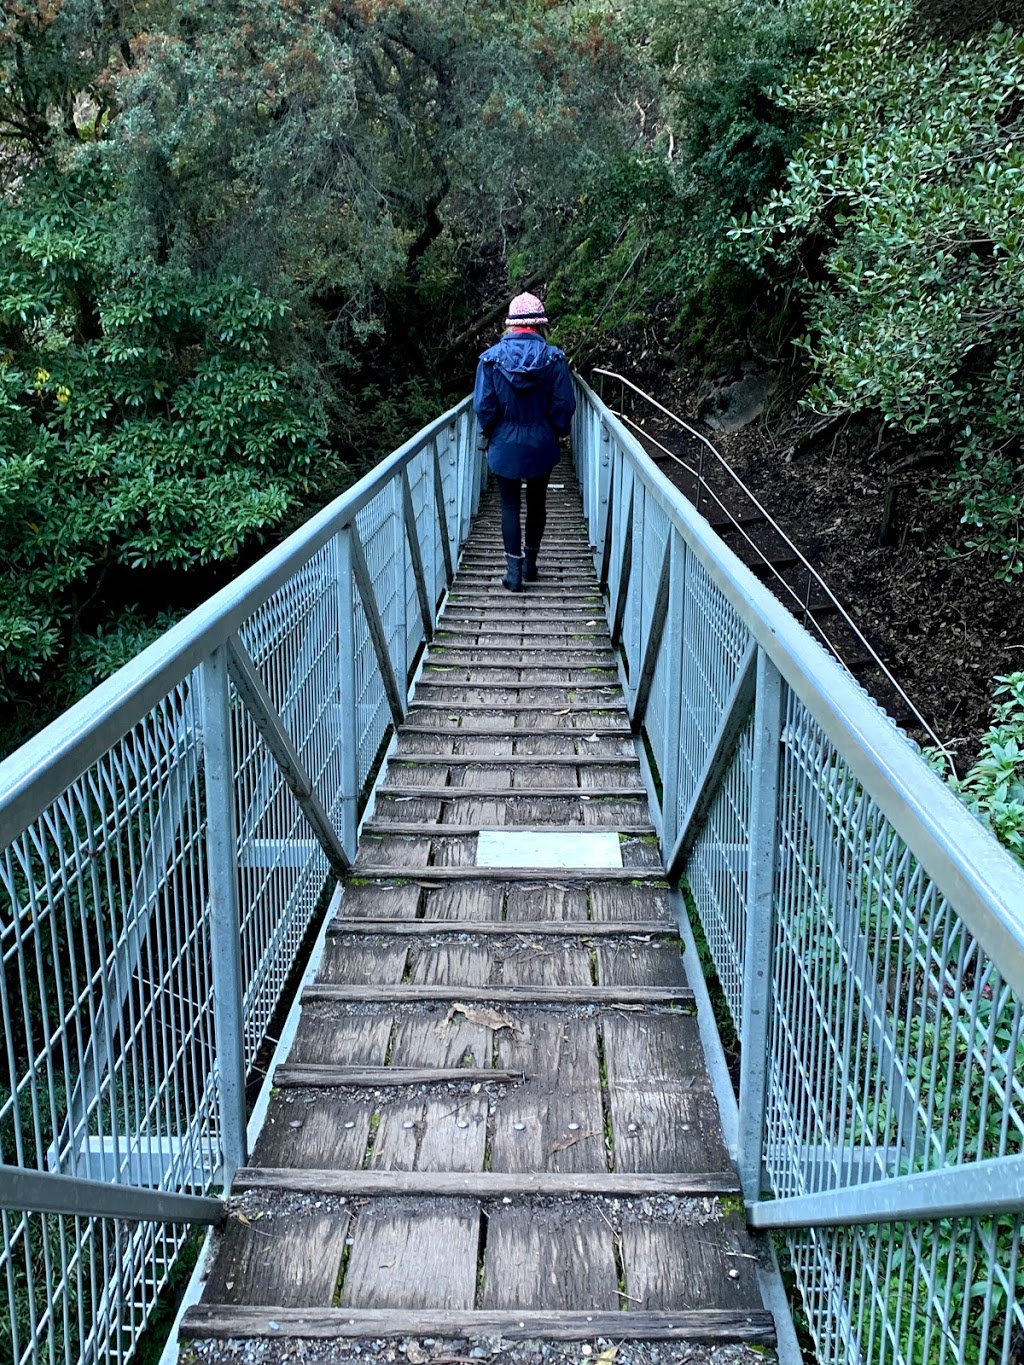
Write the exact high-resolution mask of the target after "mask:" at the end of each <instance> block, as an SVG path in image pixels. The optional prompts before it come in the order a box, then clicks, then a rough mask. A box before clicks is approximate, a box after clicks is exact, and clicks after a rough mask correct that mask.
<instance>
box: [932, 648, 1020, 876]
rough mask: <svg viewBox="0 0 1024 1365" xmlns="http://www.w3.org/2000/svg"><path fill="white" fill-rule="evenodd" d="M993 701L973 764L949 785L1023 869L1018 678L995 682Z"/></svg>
mask: <svg viewBox="0 0 1024 1365" xmlns="http://www.w3.org/2000/svg"><path fill="white" fill-rule="evenodd" d="M994 695H995V698H996V701H995V705H994V707H993V715H992V724H991V725H990V726H989V728H988V730H986V731H985V734H984V735H983V736H982V739H981V746H980V751H979V755H978V759H977V761H976V762H975V763H974V765H973V767H972V768H971V769H970V771H969V772H968V773H966V774H965V775H964V776H963V777H962V778H959V779H956V778H951V779H950V785H951V786H952V787H953V789H954V791H956V792H957V793H959V795H960V797H961V799H962V800H963V801H964V802H965V803H966V804H967V805H968V806H969V807H970V808H971V810H972V811H974V813H975V815H977V816H978V818H979V819H981V820H983V821H984V822H985V824H987V825H988V826H989V828H990V829H991V830H992V832H993V834H995V836H996V838H997V839H998V840H999V841H1000V843H1002V844H1003V845H1004V846H1005V847H1006V848H1008V849H1009V850H1010V852H1011V853H1012V854H1013V855H1014V857H1015V858H1017V859H1018V860H1019V861H1020V862H1022V863H1024V673H1008V674H1004V675H1002V676H1000V677H998V678H996V687H995V694H994ZM1000 699H1002V700H1000Z"/></svg>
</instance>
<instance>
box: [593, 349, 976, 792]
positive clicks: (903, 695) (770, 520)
mask: <svg viewBox="0 0 1024 1365" xmlns="http://www.w3.org/2000/svg"><path fill="white" fill-rule="evenodd" d="M593 373H594V374H598V375H601V376H602V377H603V378H608V379H615V380H617V381H618V382H619V383H620V384H621V385H623V387H625V388H629V389H631V390H632V391H633V392H634V393H635V394H637V396H638V397H640V398H642V399H643V400H644V401H645V402H646V403H649V404H650V405H651V407H653V408H656V409H657V410H658V411H659V412H660V413H662V414H663V415H664V416H665V417H667V418H669V420H670V421H672V422H675V424H676V425H677V426H679V427H681V428H682V429H683V430H684V431H685V432H687V433H688V434H689V435H690V436H692V437H694V438H695V439H696V440H698V441H699V442H700V443H701V445H702V446H704V447H705V448H706V449H707V450H708V451H710V453H711V454H712V455H713V456H714V458H715V459H716V460H717V462H718V465H719V467H720V468H721V469H722V470H723V471H724V472H725V473H726V474H728V476H729V478H730V479H732V481H733V483H734V484H735V485H736V487H737V488H739V489H740V491H741V492H742V493H743V495H744V497H745V498H746V499H747V501H748V502H749V503H751V504H752V506H754V507H756V508H757V511H758V513H759V514H760V515H761V516H762V517H764V519H765V521H766V522H767V524H768V525H769V526H770V527H771V528H772V530H773V531H774V532H775V533H776V535H778V536H779V538H780V539H781V540H782V542H783V544H784V545H785V546H786V548H787V549H788V550H790V551H791V552H792V553H793V554H794V555H795V556H796V558H797V559H798V560H799V561H800V563H801V565H802V566H803V568H804V569H805V570H806V571H807V575H808V584H807V593H806V595H805V597H804V598H803V599H801V597H800V594H799V593H798V592H796V590H795V589H794V588H793V587H792V586H791V585H790V584H789V583H787V582H786V580H785V579H784V578H783V576H782V575H781V574H780V573H779V572H778V570H777V569H776V568H775V567H774V565H773V564H771V562H770V561H769V559H768V556H767V555H765V553H764V551H763V550H761V548H760V547H759V546H758V545H757V544H756V543H755V541H754V539H753V538H752V537H751V536H750V535H748V534H747V532H746V530H745V528H744V527H743V526H742V525H741V524H740V523H739V521H737V519H736V518H735V517H734V516H733V514H732V512H731V511H730V510H729V508H728V507H727V506H726V505H725V503H724V502H723V501H722V499H721V498H720V497H719V496H718V494H717V493H716V492H715V490H714V489H713V488H712V487H711V486H710V485H709V484H707V483H706V482H705V480H704V475H703V464H702V465H701V466H700V467H699V468H698V469H694V468H693V467H692V465H689V464H687V462H686V461H685V460H684V459H682V458H681V457H680V456H679V455H677V454H676V453H675V452H674V451H672V450H669V449H668V447H667V446H665V445H663V444H662V443H661V442H660V441H659V440H658V439H657V438H656V437H654V436H652V435H651V434H650V433H649V432H647V431H644V429H643V428H642V427H641V426H640V425H639V423H637V422H635V421H633V419H632V418H631V417H630V416H629V415H628V414H627V413H626V412H625V410H624V409H620V410H619V411H618V413H617V416H618V417H619V418H620V419H621V420H622V421H624V422H626V423H627V424H628V425H629V426H631V427H633V428H634V429H635V430H636V431H638V432H640V433H641V434H642V435H643V437H644V438H645V440H648V441H650V442H651V443H652V444H653V445H656V446H657V447H658V449H659V450H660V451H662V452H663V453H664V454H665V455H666V456H667V457H668V458H669V459H671V460H674V461H675V463H676V464H678V465H680V466H681V467H682V468H683V469H685V470H686V472H687V473H688V474H691V475H693V477H694V478H695V479H696V480H697V496H698V502H697V504H696V508H697V511H699V510H700V504H699V498H700V491H701V487H702V486H703V489H704V492H705V494H707V495H708V496H710V497H711V498H713V499H714V501H715V502H716V503H717V504H718V506H719V507H720V508H721V510H722V511H723V512H724V513H725V515H726V516H727V517H728V518H729V520H730V521H731V522H732V523H733V526H734V527H735V529H736V530H737V531H738V532H739V533H740V535H741V536H742V537H743V539H744V540H745V541H746V542H747V544H748V545H749V546H750V548H751V549H752V550H753V551H754V552H755V554H757V555H758V557H759V558H760V559H761V562H762V563H763V564H764V565H765V566H766V567H767V568H768V569H770V571H771V573H772V576H773V577H774V578H775V579H777V580H778V583H779V585H780V586H781V587H782V588H784V589H785V591H786V592H787V593H788V595H789V596H790V597H791V598H792V599H793V600H794V602H795V603H796V604H797V606H798V607H799V608H800V609H801V611H802V613H803V615H802V621H801V623H802V624H803V625H804V626H805V627H806V626H808V625H810V626H812V627H813V628H814V631H815V633H816V634H817V635H818V636H819V637H820V638H821V641H822V643H823V644H824V645H825V646H826V648H827V649H828V650H829V652H830V653H831V654H832V655H833V656H834V657H835V659H836V660H837V661H838V662H839V663H840V664H841V665H842V667H843V668H845V669H846V671H847V672H848V673H850V675H851V677H852V676H853V674H852V672H851V670H850V669H849V668H848V667H847V665H846V661H845V660H844V658H843V655H842V651H841V650H840V649H839V647H838V646H837V645H836V643H835V641H834V640H832V639H831V638H830V636H829V634H828V632H827V631H826V629H825V627H824V626H823V625H821V623H820V622H818V621H816V620H815V619H814V616H813V614H812V613H811V612H810V611H809V610H808V602H809V601H810V596H811V585H812V583H814V584H817V586H818V587H819V588H820V589H821V590H822V592H823V593H824V594H825V595H826V597H827V598H828V600H829V601H830V602H831V603H832V605H833V606H834V607H835V608H836V610H837V612H838V613H839V615H840V616H841V617H842V619H843V620H844V621H845V622H846V624H847V626H849V628H850V630H851V631H852V633H853V634H854V636H855V637H856V639H857V641H858V643H859V644H860V645H862V646H863V648H864V649H865V650H866V651H867V653H868V655H869V656H870V657H871V659H872V660H873V662H874V664H875V666H876V667H877V668H878V669H879V670H880V671H881V672H882V674H884V676H885V678H886V679H887V681H888V682H889V683H891V685H892V687H893V690H894V691H895V692H896V694H897V695H898V696H899V698H900V700H901V701H903V702H904V703H905V705H906V707H907V709H908V710H909V711H910V713H911V714H912V715H913V716H914V717H915V719H916V720H917V722H918V724H919V725H920V727H921V729H922V730H923V731H924V733H925V734H926V735H927V736H928V738H929V739H930V740H931V742H932V743H933V744H934V745H935V747H936V749H938V750H939V751H940V752H941V753H943V754H944V755H945V757H946V759H947V760H948V762H949V764H950V766H951V768H952V770H953V771H954V772H955V771H956V768H955V761H954V758H953V755H952V753H950V751H949V749H948V748H947V746H946V744H945V743H944V742H943V741H942V740H941V739H940V738H939V736H938V735H937V734H936V733H935V731H934V730H933V729H932V727H931V725H929V723H928V721H927V720H925V718H924V716H923V715H922V714H921V712H920V711H919V710H918V708H917V706H915V704H914V702H913V700H912V699H911V698H910V697H909V696H908V694H907V692H906V690H905V689H904V688H903V687H902V686H901V685H900V683H899V681H898V680H897V679H896V677H895V676H894V675H893V673H892V671H891V669H890V668H889V667H888V665H887V664H886V663H885V661H884V659H882V657H881V655H880V654H879V653H878V651H877V650H876V649H875V648H874V646H873V645H872V644H871V642H870V641H869V640H868V639H867V637H866V636H865V635H864V633H863V631H862V630H861V629H860V627H859V626H858V625H857V622H856V621H855V620H854V619H853V617H852V616H851V615H850V613H849V612H848V611H847V610H846V608H845V607H844V606H843V604H842V602H840V600H839V598H838V597H837V596H836V595H835V593H834V592H833V591H832V589H831V588H830V587H829V586H828V584H827V583H826V582H825V580H824V579H823V578H822V576H821V574H820V573H818V571H817V569H815V567H814V565H813V564H811V562H810V560H809V559H808V558H807V556H806V555H805V554H804V553H803V551H802V550H801V549H800V547H799V546H798V545H797V544H795V543H794V541H793V540H792V539H791V538H790V537H789V536H788V535H787V534H786V532H785V531H784V530H783V529H782V527H781V526H780V525H779V523H778V522H777V521H776V520H775V518H774V517H773V516H772V514H771V513H770V512H769V511H768V509H767V508H766V507H765V506H764V504H763V503H762V502H761V501H760V499H759V498H758V497H757V496H756V495H755V494H754V493H753V492H752V491H751V490H750V489H749V488H748V487H747V485H746V484H745V483H744V482H743V480H742V479H741V478H740V476H739V475H738V474H737V473H736V471H735V470H734V469H733V467H732V466H731V465H730V464H729V462H728V460H727V459H726V458H725V456H724V455H723V454H722V453H721V451H720V450H718V449H717V447H716V446H715V445H714V443H713V442H712V441H710V440H709V439H708V438H707V437H706V436H705V435H704V434H703V433H702V432H700V431H698V430H697V429H696V428H695V427H693V426H691V425H690V423H689V422H686V421H685V420H684V419H683V418H682V417H679V416H678V415H677V414H676V413H674V412H672V411H671V410H670V409H669V408H667V407H665V406H664V404H662V403H660V402H659V401H658V400H657V399H656V398H654V397H653V396H652V395H651V394H649V393H647V392H646V391H645V390H644V389H641V388H640V387H639V385H637V384H634V383H633V381H632V380H630V379H627V378H626V377H625V376H624V375H621V374H618V373H617V372H616V371H615V370H604V369H595V370H594V371H593Z"/></svg>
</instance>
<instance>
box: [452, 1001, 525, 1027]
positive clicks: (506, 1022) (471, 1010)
mask: <svg viewBox="0 0 1024 1365" xmlns="http://www.w3.org/2000/svg"><path fill="white" fill-rule="evenodd" d="M457 1014H461V1015H462V1017H463V1018H464V1019H465V1020H466V1022H467V1023H470V1024H483V1026H484V1028H490V1029H494V1031H495V1033H497V1031H498V1030H499V1029H503V1028H509V1029H511V1030H512V1032H513V1033H521V1032H522V1030H521V1028H520V1026H519V1025H518V1024H517V1023H516V1021H515V1020H514V1019H510V1018H509V1017H508V1015H507V1014H502V1012H501V1010H491V1009H487V1008H486V1007H485V1006H482V1005H452V1007H451V1009H450V1010H449V1011H448V1013H447V1014H446V1015H445V1017H444V1021H443V1023H442V1024H441V1025H440V1026H439V1029H438V1031H439V1032H440V1029H442V1028H444V1027H445V1026H446V1025H448V1024H450V1023H451V1021H452V1020H453V1019H454V1018H455V1016H456V1015H457Z"/></svg>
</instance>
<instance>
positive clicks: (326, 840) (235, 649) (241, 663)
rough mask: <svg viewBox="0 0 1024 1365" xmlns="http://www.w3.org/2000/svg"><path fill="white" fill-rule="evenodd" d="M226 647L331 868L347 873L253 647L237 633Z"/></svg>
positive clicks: (248, 705) (239, 685)
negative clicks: (268, 688)
mask: <svg viewBox="0 0 1024 1365" xmlns="http://www.w3.org/2000/svg"><path fill="white" fill-rule="evenodd" d="M225 648H226V649H227V656H228V672H229V673H230V674H231V681H232V682H233V683H234V684H235V691H236V692H237V693H238V696H239V698H240V700H241V702H242V704H243V706H244V707H245V709H246V710H247V711H248V712H249V715H250V716H251V717H252V721H253V724H254V725H255V726H256V729H257V730H258V731H259V732H260V735H261V736H262V738H263V742H264V744H265V745H266V746H267V748H268V749H269V750H270V753H271V755H272V757H273V759H274V762H275V763H276V764H277V766H278V769H279V770H280V773H281V776H282V777H283V778H284V781H285V785H286V786H287V787H288V790H289V791H290V792H291V794H292V795H293V796H294V797H295V800H296V801H297V802H298V804H299V809H300V810H301V811H302V814H303V815H304V816H305V817H306V823H307V824H308V825H309V827H310V829H311V830H312V831H313V834H314V836H315V838H316V841H317V843H318V844H319V845H320V847H321V848H322V849H323V851H324V853H325V854H326V855H327V861H328V863H329V864H330V867H331V871H332V872H333V873H334V875H335V876H336V877H338V878H339V879H340V878H342V877H344V875H345V873H346V872H347V871H348V869H349V866H350V864H349V859H348V855H347V854H346V853H345V850H344V849H343V848H342V846H341V843H340V842H339V839H338V836H337V834H336V833H335V832H334V826H333V825H332V824H331V821H330V818H329V816H328V814H327V812H326V811H325V810H324V807H323V803H322V802H321V800H320V798H319V796H318V795H317V793H316V789H315V788H314V786H313V781H312V778H311V777H310V776H309V774H308V773H307V771H306V768H305V765H304V764H303V762H302V759H301V758H300V757H299V754H298V752H297V750H296V748H295V745H294V744H293V743H292V739H291V736H290V735H289V734H288V731H287V730H286V729H285V728H284V725H283V724H282V723H281V717H280V715H279V714H278V711H277V708H276V707H275V705H274V703H273V701H272V699H271V697H270V694H269V693H268V691H267V689H266V687H265V686H264V683H263V679H262V678H261V677H260V675H259V673H258V672H257V671H256V665H255V664H254V663H253V661H252V658H251V656H250V654H249V651H248V650H247V649H246V648H245V646H244V645H243V644H242V642H241V640H240V639H239V638H238V636H237V635H232V636H230V637H229V638H228V642H227V645H226V646H225Z"/></svg>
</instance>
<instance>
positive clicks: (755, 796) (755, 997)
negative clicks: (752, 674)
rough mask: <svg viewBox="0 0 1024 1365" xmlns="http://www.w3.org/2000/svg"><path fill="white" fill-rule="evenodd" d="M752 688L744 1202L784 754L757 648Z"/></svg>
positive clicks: (741, 1141)
mask: <svg viewBox="0 0 1024 1365" xmlns="http://www.w3.org/2000/svg"><path fill="white" fill-rule="evenodd" d="M755 686H756V693H755V702H754V754H753V764H752V767H751V775H750V787H751V790H750V830H749V844H748V848H747V906H746V933H745V935H744V950H743V1010H742V1020H741V1032H740V1098H739V1131H738V1135H737V1138H738V1149H739V1151H738V1155H739V1174H740V1182H741V1183H742V1185H743V1195H744V1198H745V1199H746V1201H747V1203H748V1204H754V1203H756V1202H757V1201H758V1200H759V1199H760V1197H761V1172H762V1165H763V1158H764V1121H765V1103H766V1094H767V1074H768V1041H769V1025H770V1010H771V986H772V947H773V943H774V937H775V935H774V920H775V907H774V894H775V872H776V866H777V863H778V848H779V836H778V808H779V783H780V776H781V756H782V677H781V675H780V673H779V670H778V669H777V668H776V667H775V665H774V664H773V663H772V662H771V660H770V659H769V658H768V656H767V654H765V652H764V650H762V649H758V651H757V680H756V684H755Z"/></svg>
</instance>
